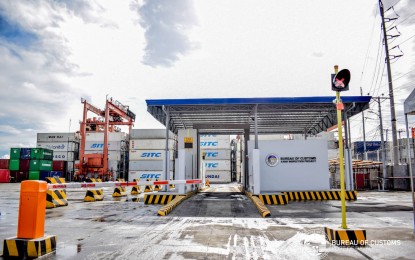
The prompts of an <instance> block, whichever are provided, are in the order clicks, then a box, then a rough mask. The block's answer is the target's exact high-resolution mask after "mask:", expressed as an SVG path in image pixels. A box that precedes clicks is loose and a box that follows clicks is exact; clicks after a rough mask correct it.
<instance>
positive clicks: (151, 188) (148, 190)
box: [144, 179, 153, 192]
mask: <svg viewBox="0 0 415 260" xmlns="http://www.w3.org/2000/svg"><path fill="white" fill-rule="evenodd" d="M147 181H151V179H147ZM152 191H153V186H151V185H146V187H145V188H144V192H152Z"/></svg>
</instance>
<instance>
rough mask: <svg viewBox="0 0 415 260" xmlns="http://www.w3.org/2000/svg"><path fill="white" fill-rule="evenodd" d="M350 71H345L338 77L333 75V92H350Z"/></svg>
mask: <svg viewBox="0 0 415 260" xmlns="http://www.w3.org/2000/svg"><path fill="white" fill-rule="evenodd" d="M349 82H350V71H349V70H348V69H343V70H341V71H340V72H339V73H337V74H336V75H334V74H332V75H331V90H334V91H346V90H349Z"/></svg>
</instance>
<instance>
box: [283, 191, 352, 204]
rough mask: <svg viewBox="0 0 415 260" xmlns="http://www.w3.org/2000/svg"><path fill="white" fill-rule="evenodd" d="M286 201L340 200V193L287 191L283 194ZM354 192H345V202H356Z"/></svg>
mask: <svg viewBox="0 0 415 260" xmlns="http://www.w3.org/2000/svg"><path fill="white" fill-rule="evenodd" d="M283 193H284V194H286V195H287V196H288V200H290V201H293V200H340V193H341V191H339V190H336V191H289V192H283ZM356 199H357V192H356V191H346V200H356Z"/></svg>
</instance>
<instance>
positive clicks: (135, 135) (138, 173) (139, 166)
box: [128, 129, 177, 181]
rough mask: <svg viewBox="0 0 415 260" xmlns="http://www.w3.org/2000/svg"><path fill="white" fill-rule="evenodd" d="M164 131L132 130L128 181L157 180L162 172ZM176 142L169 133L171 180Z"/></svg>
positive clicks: (164, 145)
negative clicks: (140, 179)
mask: <svg viewBox="0 0 415 260" xmlns="http://www.w3.org/2000/svg"><path fill="white" fill-rule="evenodd" d="M165 147H166V130H163V129H133V130H132V131H131V133H130V156H129V158H130V167H129V173H128V175H129V176H128V180H130V181H132V180H133V179H139V178H143V179H147V178H150V179H159V178H161V174H162V172H163V166H164V165H163V162H164V160H165V157H166V151H165ZM176 147H177V141H176V136H175V135H174V134H173V133H169V140H168V149H169V158H168V161H169V169H170V176H167V177H168V178H173V171H174V158H175V153H176Z"/></svg>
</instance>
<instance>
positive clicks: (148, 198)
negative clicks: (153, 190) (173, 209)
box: [144, 194, 177, 204]
mask: <svg viewBox="0 0 415 260" xmlns="http://www.w3.org/2000/svg"><path fill="white" fill-rule="evenodd" d="M176 196H177V194H162V195H160V194H145V195H144V203H145V204H167V203H169V202H170V201H172V200H173V199H174V198H176Z"/></svg>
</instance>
